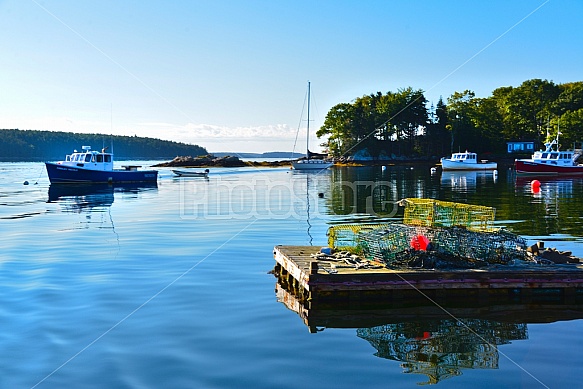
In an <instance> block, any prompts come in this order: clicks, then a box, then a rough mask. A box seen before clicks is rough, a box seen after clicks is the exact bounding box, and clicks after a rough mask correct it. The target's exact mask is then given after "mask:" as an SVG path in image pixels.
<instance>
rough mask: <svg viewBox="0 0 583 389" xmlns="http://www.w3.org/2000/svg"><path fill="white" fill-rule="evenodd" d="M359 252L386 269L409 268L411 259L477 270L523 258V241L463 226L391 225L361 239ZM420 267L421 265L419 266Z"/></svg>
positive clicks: (505, 233) (500, 233)
mask: <svg viewBox="0 0 583 389" xmlns="http://www.w3.org/2000/svg"><path fill="white" fill-rule="evenodd" d="M359 244H360V246H361V247H362V252H363V253H364V254H365V255H366V256H367V257H368V258H369V259H375V260H378V261H382V262H384V263H386V264H387V265H389V266H394V267H403V266H410V263H411V260H412V259H414V258H416V257H420V260H421V261H423V260H424V259H427V257H432V258H431V260H430V262H431V264H432V266H430V267H436V266H438V264H437V263H436V261H442V262H447V264H449V265H450V266H458V267H478V266H483V265H487V264H507V263H508V262H510V261H512V260H514V259H524V258H525V255H526V251H525V248H526V242H525V240H524V239H523V238H521V237H519V236H517V235H514V234H512V233H510V232H508V231H505V230H498V231H492V232H478V231H471V230H468V229H466V228H463V227H439V228H434V227H420V226H408V225H404V224H391V225H388V226H386V227H384V228H379V229H376V230H373V231H370V232H368V233H366V234H363V235H361V236H360V242H359ZM419 266H421V265H419Z"/></svg>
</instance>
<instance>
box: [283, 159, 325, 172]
mask: <svg viewBox="0 0 583 389" xmlns="http://www.w3.org/2000/svg"><path fill="white" fill-rule="evenodd" d="M292 166H293V168H294V169H296V170H322V169H328V168H329V167H331V166H334V162H326V161H323V160H321V159H302V160H299V161H295V162H292Z"/></svg>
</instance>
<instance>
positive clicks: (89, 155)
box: [85, 154, 91, 162]
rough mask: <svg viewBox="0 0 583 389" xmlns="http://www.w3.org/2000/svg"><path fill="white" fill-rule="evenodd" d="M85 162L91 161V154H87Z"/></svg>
mask: <svg viewBox="0 0 583 389" xmlns="http://www.w3.org/2000/svg"><path fill="white" fill-rule="evenodd" d="M85 162H91V154H85Z"/></svg>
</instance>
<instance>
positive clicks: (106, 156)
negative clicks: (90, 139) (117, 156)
mask: <svg viewBox="0 0 583 389" xmlns="http://www.w3.org/2000/svg"><path fill="white" fill-rule="evenodd" d="M103 157H104V159H105V162H111V154H105V155H104V156H103Z"/></svg>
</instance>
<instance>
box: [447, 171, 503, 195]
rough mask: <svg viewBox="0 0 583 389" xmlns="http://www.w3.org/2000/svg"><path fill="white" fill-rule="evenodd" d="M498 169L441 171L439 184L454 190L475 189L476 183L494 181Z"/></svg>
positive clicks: (466, 190) (496, 177)
mask: <svg viewBox="0 0 583 389" xmlns="http://www.w3.org/2000/svg"><path fill="white" fill-rule="evenodd" d="M497 181H498V171H497V170H494V171H477V170H474V171H442V172H441V186H442V187H445V188H451V189H452V190H454V191H460V192H468V191H475V190H476V188H477V186H478V184H487V183H494V184H495V183H496V182H497Z"/></svg>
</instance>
